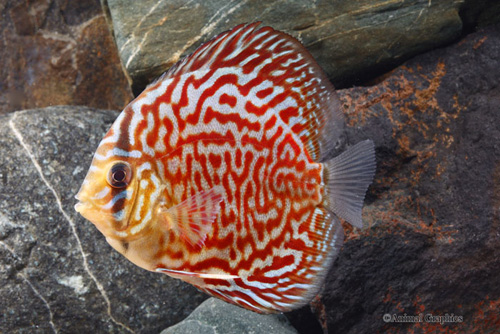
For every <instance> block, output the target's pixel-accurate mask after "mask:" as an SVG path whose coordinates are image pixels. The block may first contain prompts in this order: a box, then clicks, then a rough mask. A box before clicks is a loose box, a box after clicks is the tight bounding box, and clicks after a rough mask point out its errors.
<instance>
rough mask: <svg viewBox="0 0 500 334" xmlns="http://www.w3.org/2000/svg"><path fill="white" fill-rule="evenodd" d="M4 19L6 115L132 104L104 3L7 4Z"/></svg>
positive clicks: (1, 90) (0, 42)
mask: <svg viewBox="0 0 500 334" xmlns="http://www.w3.org/2000/svg"><path fill="white" fill-rule="evenodd" d="M0 15H1V19H0V29H1V31H2V33H1V34H0V63H1V64H2V66H0V114H1V113H6V112H10V111H14V110H20V109H28V108H40V107H46V106H51V105H59V104H67V105H86V106H89V107H95V108H109V109H121V108H123V107H124V106H125V105H126V104H127V103H128V102H129V101H130V100H131V99H132V95H131V91H130V88H129V86H128V82H127V79H126V78H125V75H124V73H123V71H122V67H121V64H120V59H119V57H118V53H117V51H116V47H115V45H114V41H113V38H112V35H111V33H110V32H109V29H108V25H107V24H106V20H105V17H104V14H103V12H102V9H101V7H100V4H99V1H98V0H83V1H67V0H30V1H26V0H12V1H1V2H0Z"/></svg>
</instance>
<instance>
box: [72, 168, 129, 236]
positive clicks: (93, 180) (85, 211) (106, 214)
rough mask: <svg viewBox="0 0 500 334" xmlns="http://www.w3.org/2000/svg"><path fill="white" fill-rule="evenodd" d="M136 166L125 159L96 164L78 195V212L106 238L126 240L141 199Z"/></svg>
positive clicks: (76, 207) (76, 208)
mask: <svg viewBox="0 0 500 334" xmlns="http://www.w3.org/2000/svg"><path fill="white" fill-rule="evenodd" d="M134 169H135V168H134V165H133V164H131V163H130V162H128V161H125V160H124V159H108V161H105V162H103V161H96V159H95V158H94V161H93V162H92V165H91V167H90V169H89V171H88V173H87V176H86V177H85V180H84V181H83V184H82V186H81V188H80V190H79V191H78V194H77V195H76V196H75V197H76V199H77V200H78V203H77V204H76V205H75V210H76V211H77V212H78V213H80V214H81V215H82V216H83V217H85V218H86V219H87V220H89V221H90V222H92V223H93V224H94V225H95V226H96V227H97V228H98V229H99V231H101V233H103V234H104V235H105V236H106V237H112V238H113V237H118V236H122V237H125V236H126V234H127V229H128V227H129V225H130V223H131V222H130V220H131V216H132V215H131V214H132V211H133V207H134V202H135V199H136V197H137V194H136V192H137V188H138V187H137V180H136V178H134Z"/></svg>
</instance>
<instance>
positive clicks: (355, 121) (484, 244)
mask: <svg viewBox="0 0 500 334" xmlns="http://www.w3.org/2000/svg"><path fill="white" fill-rule="evenodd" d="M499 55H500V26H498V25H497V26H495V27H491V28H488V29H486V30H484V31H480V32H478V33H474V34H471V35H469V36H467V37H466V38H465V39H463V40H462V41H460V42H459V43H457V44H455V45H453V46H450V47H448V48H445V49H439V50H434V51H432V52H429V53H427V54H425V55H421V56H418V57H415V58H414V59H413V60H411V61H408V62H406V63H405V64H404V65H403V66H400V67H399V68H397V69H396V70H394V71H393V72H391V73H389V74H387V75H386V76H385V77H384V78H381V79H380V81H379V82H378V83H375V84H374V85H373V86H370V87H357V88H352V89H347V90H342V91H340V96H341V100H342V101H343V105H344V108H345V113H346V115H347V122H348V124H349V125H351V128H350V129H349V130H348V132H347V136H346V137H347V139H348V142H350V143H355V142H357V141H358V140H360V139H362V138H372V139H373V140H374V141H375V143H376V149H377V160H378V168H377V169H378V170H377V174H376V176H375V181H374V184H373V185H372V187H371V189H370V191H369V193H368V196H367V200H366V203H367V205H366V206H365V210H364V220H365V222H367V224H368V228H367V229H365V230H363V231H359V230H355V231H352V230H350V229H349V228H348V226H345V228H346V230H347V231H348V232H347V240H346V243H345V244H344V247H343V250H342V252H341V253H340V256H339V258H338V259H337V261H336V262H335V265H334V267H333V269H332V271H331V273H330V275H329V277H330V278H329V280H328V281H327V283H326V288H325V292H324V294H323V296H322V302H323V304H324V306H325V308H326V320H327V324H328V328H329V329H330V332H331V333H376V332H380V333H451V332H453V333H498V332H499V331H500V312H499V310H500V285H499V284H498V282H499V280H498V277H500V158H499V157H500V109H499V108H500V107H499V106H500V84H499V80H498V78H499V77H500V58H499ZM384 314H389V315H391V316H392V315H396V316H397V315H400V316H403V315H404V314H407V315H419V314H423V315H424V317H425V315H427V314H431V315H434V316H445V315H446V314H448V315H450V316H451V315H452V314H453V315H455V316H460V317H462V321H461V322H455V323H445V324H444V325H442V324H439V323H436V322H426V321H423V322H417V323H390V322H389V323H385V322H384V321H383V316H384Z"/></svg>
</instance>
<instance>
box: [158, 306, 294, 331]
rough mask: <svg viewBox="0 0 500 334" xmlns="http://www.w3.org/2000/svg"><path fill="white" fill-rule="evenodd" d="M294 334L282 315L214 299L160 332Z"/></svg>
mask: <svg viewBox="0 0 500 334" xmlns="http://www.w3.org/2000/svg"><path fill="white" fill-rule="evenodd" d="M191 333H197V334H216V333H254V334H269V333H280V334H294V333H297V331H296V330H295V329H294V328H293V327H292V326H291V325H290V323H289V322H288V320H287V319H286V317H285V316H284V315H282V314H267V315H264V314H257V313H254V312H252V311H248V310H245V309H243V308H241V307H238V306H235V305H231V304H228V303H226V302H223V301H222V300H219V299H216V298H210V299H208V300H206V301H204V302H203V304H201V305H200V306H198V307H197V308H196V310H194V311H193V313H191V315H190V316H189V317H187V318H186V319H185V320H183V321H182V322H180V323H178V324H177V325H175V326H172V327H169V328H167V329H165V330H164V331H162V332H161V334H191Z"/></svg>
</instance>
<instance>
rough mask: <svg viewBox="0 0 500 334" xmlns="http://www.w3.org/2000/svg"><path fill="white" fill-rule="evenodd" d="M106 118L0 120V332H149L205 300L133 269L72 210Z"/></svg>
mask: <svg viewBox="0 0 500 334" xmlns="http://www.w3.org/2000/svg"><path fill="white" fill-rule="evenodd" d="M116 116H117V113H116V112H112V111H102V110H95V109H91V108H86V107H50V108H46V109H35V110H28V111H22V112H15V113H11V114H7V115H2V116H0V300H2V303H1V304H0V332H2V333H20V332H43V333H51V332H61V333H71V332H73V333H97V332H101V333H103V332H106V333H134V332H141V333H158V332H160V331H161V330H162V329H164V328H166V327H168V326H171V325H173V324H175V323H177V322H179V321H181V320H182V319H184V318H185V317H186V316H188V315H189V313H190V312H191V311H192V310H193V309H194V308H195V307H196V306H198V305H199V304H200V303H201V302H202V301H203V300H204V299H205V298H206V296H205V295H203V294H202V293H200V292H198V291H197V290H196V289H195V288H194V287H192V286H190V285H188V284H186V283H183V282H181V281H179V280H175V279H171V278H169V277H167V276H166V275H159V274H155V273H151V272H148V271H145V270H143V269H141V268H138V267H136V266H134V265H133V264H132V263H131V262H129V261H128V260H126V259H125V258H124V257H122V256H121V255H119V254H118V253H117V252H116V251H114V250H113V249H112V248H111V247H110V246H109V245H108V244H107V243H106V241H105V239H104V237H103V236H102V234H101V233H100V232H99V231H98V230H97V229H96V228H95V227H94V226H93V225H92V224H91V223H90V222H88V221H86V220H84V219H83V218H81V217H80V216H79V215H78V214H77V213H76V212H75V210H74V208H73V206H74V204H75V203H76V200H75V199H74V197H73V196H74V195H75V193H76V192H77V191H78V189H79V187H80V184H81V182H82V180H83V178H84V176H85V173H86V171H87V170H88V167H89V165H90V162H91V158H92V155H93V152H94V151H95V149H96V147H97V145H98V142H99V141H100V140H101V139H102V136H103V135H104V133H105V132H106V131H107V129H108V127H109V126H110V125H111V123H112V122H113V121H114V119H115V118H116Z"/></svg>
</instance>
